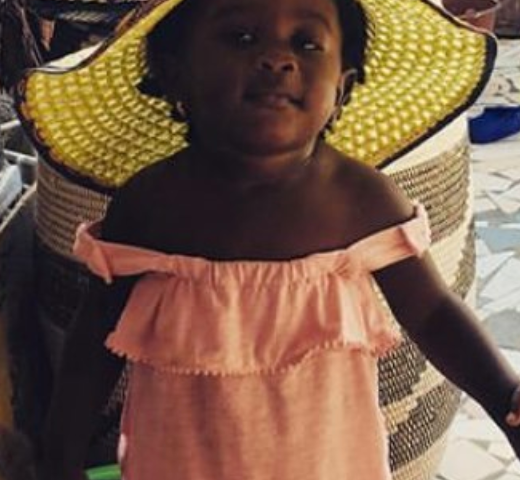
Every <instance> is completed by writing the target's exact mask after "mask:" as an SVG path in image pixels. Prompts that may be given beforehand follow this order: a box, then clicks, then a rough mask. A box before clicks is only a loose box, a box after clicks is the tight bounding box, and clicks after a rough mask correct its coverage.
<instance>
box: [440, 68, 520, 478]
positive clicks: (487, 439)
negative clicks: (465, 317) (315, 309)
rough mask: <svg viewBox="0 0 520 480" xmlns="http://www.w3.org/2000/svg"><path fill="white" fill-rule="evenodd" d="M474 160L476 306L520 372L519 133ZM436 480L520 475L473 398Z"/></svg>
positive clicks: (479, 151)
mask: <svg viewBox="0 0 520 480" xmlns="http://www.w3.org/2000/svg"><path fill="white" fill-rule="evenodd" d="M519 63H520V62H519ZM472 165H473V172H474V181H475V216H476V227H477V275H478V297H477V311H478V313H479V317H480V318H481V319H482V321H483V322H484V324H485V325H486V326H487V327H488V329H489V331H490V332H491V334H492V335H493V337H494V338H495V340H496V341H497V342H498V344H499V345H500V346H501V348H502V349H503V352H504V353H505V354H506V356H507V357H508V358H509V359H510V361H511V362H512V363H513V364H514V365H515V366H516V368H517V370H518V371H519V372H520V134H517V135H515V136H513V137H509V138H507V139H504V140H501V141H500V142H496V143H493V144H488V145H485V146H474V147H473V149H472ZM437 480H520V462H519V461H517V460H515V458H514V454H513V452H512V450H511V449H510V447H509V445H508V444H507V443H506V441H505V440H504V438H503V436H502V433H501V432H500V431H499V430H498V429H497V428H496V427H495V426H494V424H493V423H492V422H491V421H490V420H489V419H488V418H487V417H486V415H485V413H484V412H483V411H482V410H481V409H480V407H479V406H478V405H476V404H475V402H473V401H472V400H470V399H465V400H464V402H463V404H462V407H461V409H460V413H459V414H458V416H457V418H456V420H455V422H454V424H453V426H452V430H451V440H450V443H449V444H448V449H447V451H446V454H445V457H444V459H443V462H442V465H441V468H440V471H439V475H438V477H437Z"/></svg>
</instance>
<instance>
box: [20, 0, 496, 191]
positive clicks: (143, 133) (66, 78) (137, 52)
mask: <svg viewBox="0 0 520 480" xmlns="http://www.w3.org/2000/svg"><path fill="white" fill-rule="evenodd" d="M180 1H182V0H149V1H147V2H144V3H143V4H142V5H141V6H140V7H138V8H137V9H136V10H134V11H133V12H132V13H131V14H130V15H129V16H128V17H127V18H126V19H125V21H124V22H123V23H122V24H121V25H120V28H119V29H118V30H117V32H116V33H115V34H114V36H113V37H112V38H110V39H108V41H107V42H105V43H104V44H103V45H101V46H100V47H99V48H97V49H94V51H90V52H80V53H79V54H78V55H76V56H75V57H73V58H71V59H68V61H67V62H61V64H57V65H53V66H50V67H47V68H41V69H37V70H33V71H30V72H28V73H27V75H26V76H25V78H24V80H23V81H22V82H21V83H20V85H19V89H18V92H17V99H18V110H19V113H20V115H21V118H22V120H23V122H24V124H25V126H26V128H27V129H28V131H29V132H30V135H31V136H32V138H33V139H34V140H35V143H36V145H37V148H38V149H39V151H40V153H41V154H42V156H43V158H44V159H45V160H46V161H48V162H49V163H50V164H52V166H53V167H54V168H55V169H57V170H58V171H60V172H61V173H63V174H66V175H72V176H74V177H75V178H76V179H79V180H80V181H81V182H82V183H84V184H87V185H88V186H90V187H92V188H95V189H97V190H100V191H110V190H112V189H113V188H115V187H118V186H120V185H121V184H123V183H124V182H125V181H126V180H127V179H128V178H129V177H131V176H132V175H133V174H134V173H136V172H137V171H138V170H140V169H141V168H143V167H145V166H147V165H149V164H151V163H153V162H155V161H157V160H160V159H163V158H165V157H168V156H170V155H172V154H173V153H174V152H176V151H177V150H179V149H180V148H182V147H183V146H184V145H185V139H184V132H185V125H184V124H180V123H175V122H174V121H173V120H172V118H171V116H170V110H171V107H170V105H169V104H168V103H166V102H165V101H164V100H161V99H158V98H155V97H151V96H147V95H145V94H143V93H142V92H141V91H140V90H139V89H138V85H139V84H140V82H141V80H142V79H143V77H144V75H145V73H146V71H147V62H146V53H145V52H146V50H145V40H144V39H145V37H146V35H147V34H148V33H150V31H151V30H152V29H153V28H154V26H155V25H156V24H157V23H158V22H159V21H160V20H161V19H162V18H164V17H165V16H166V15H168V14H169V13H170V12H171V11H172V10H173V9H174V8H175V6H176V5H177V4H178V3H180ZM357 1H358V2H359V3H360V4H361V5H362V7H363V8H364V10H365V12H366V14H367V17H368V20H369V24H370V38H369V41H368V47H367V63H366V67H365V68H366V79H365V83H364V84H361V85H356V87H355V88H354V91H353V93H352V98H351V101H350V102H349V104H348V105H347V106H346V107H344V111H343V113H342V115H341V119H340V120H339V121H338V122H337V123H336V125H335V129H334V132H333V133H331V134H330V135H329V136H328V138H327V140H328V142H329V143H331V144H332V145H333V146H334V147H336V148H337V149H339V150H340V151H342V152H344V153H345V154H346V155H348V156H350V157H353V158H357V159H359V160H361V161H363V162H365V163H367V164H370V165H373V166H377V167H382V166H384V165H387V164H389V163H390V162H391V161H392V160H393V159H395V158H396V157H398V156H399V155H401V154H403V153H405V152H406V151H408V150H410V149H412V148H413V147H415V146H417V144H418V143H420V142H421V141H422V140H424V139H425V138H427V137H428V136H430V135H432V134H433V133H435V132H436V131H438V130H439V129H440V128H442V127H443V126H444V125H445V124H446V123H448V122H449V121H451V120H452V119H453V118H455V117H456V116H457V115H459V114H460V113H461V112H462V111H464V110H465V109H466V108H467V107H468V105H469V104H471V103H472V102H473V101H474V100H475V99H476V96H477V95H478V94H479V93H480V91H481V89H482V87H483V86H484V84H485V83H486V81H487V79H488V77H489V74H490V71H491V66H492V63H493V59H494V57H495V55H496V42H495V41H494V39H493V38H492V37H490V36H488V35H485V34H484V33H483V32H479V31H476V30H473V29H471V28H470V27H469V26H467V25H465V24H463V23H461V22H460V21H458V20H456V19H455V18H453V17H452V16H450V15H449V14H448V13H446V12H444V11H443V10H441V9H440V8H438V7H436V6H434V5H432V4H431V3H429V2H428V1H426V0H357ZM71 62H75V63H74V64H73V65H71Z"/></svg>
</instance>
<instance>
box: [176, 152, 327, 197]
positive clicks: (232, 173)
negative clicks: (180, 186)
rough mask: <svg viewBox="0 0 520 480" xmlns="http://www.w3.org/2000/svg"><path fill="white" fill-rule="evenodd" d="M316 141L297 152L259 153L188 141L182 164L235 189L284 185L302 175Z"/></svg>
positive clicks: (311, 160)
mask: <svg viewBox="0 0 520 480" xmlns="http://www.w3.org/2000/svg"><path fill="white" fill-rule="evenodd" d="M320 144H321V142H317V143H316V144H315V145H313V146H312V147H309V148H306V149H302V151H298V152H290V153H281V154H276V155H261V156H260V155H259V156H254V155H235V154H233V153H232V152H215V151H209V150H207V149H205V148H204V147H202V146H199V145H192V146H190V147H189V148H188V149H187V151H186V156H187V158H186V166H187V167H188V168H189V171H190V173H191V174H194V175H197V176H200V177H202V178H205V179H209V180H212V181H217V182H221V183H225V184H226V186H227V187H232V188H235V189H237V190H249V189H251V188H255V187H262V186H266V187H267V186H272V187H286V186H289V185H293V184H295V183H297V182H298V181H300V180H302V179H303V178H304V177H306V175H307V174H308V173H309V171H310V170H311V169H310V167H311V166H312V165H314V164H315V163H316V162H315V159H317V158H318V156H319V150H320V149H321V145H320Z"/></svg>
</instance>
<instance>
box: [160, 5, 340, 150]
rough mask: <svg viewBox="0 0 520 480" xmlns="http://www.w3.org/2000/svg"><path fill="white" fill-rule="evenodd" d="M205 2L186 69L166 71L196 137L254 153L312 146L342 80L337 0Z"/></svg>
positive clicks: (184, 63)
mask: <svg viewBox="0 0 520 480" xmlns="http://www.w3.org/2000/svg"><path fill="white" fill-rule="evenodd" d="M201 4H203V6H202V8H201V11H200V12H198V14H197V15H198V16H197V19H196V20H195V22H194V25H193V29H192V34H189V35H188V39H187V42H186V43H187V47H186V51H185V53H186V54H185V55H183V60H182V63H181V66H182V68H180V69H179V70H176V71H175V72H170V77H169V78H171V79H172V80H171V81H172V84H173V82H175V85H176V87H175V90H176V95H177V98H178V97H179V96H180V97H181V98H182V100H183V101H184V103H185V104H186V106H187V109H188V111H189V116H190V122H191V124H192V126H193V128H194V132H195V139H196V141H202V142H205V143H207V144H208V145H210V146H212V147H213V148H214V147H215V146H221V147H224V148H232V149H233V150H234V151H242V152H244V153H245V154H249V155H250V154H260V155H261V154H270V153H278V152H283V151H290V149H294V148H302V147H305V146H308V145H312V144H314V142H315V140H316V137H317V135H318V134H319V132H320V131H321V130H322V129H323V127H324V125H325V124H326V122H327V120H328V119H329V118H330V115H331V114H332V112H333V109H334V106H335V102H336V99H337V95H338V89H341V88H342V84H343V75H342V71H341V70H342V69H341V28H340V26H339V21H338V16H337V11H336V7H335V5H334V3H333V1H332V0H211V1H204V0H202V2H201ZM179 78H180V80H179Z"/></svg>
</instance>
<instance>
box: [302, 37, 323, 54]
mask: <svg viewBox="0 0 520 480" xmlns="http://www.w3.org/2000/svg"><path fill="white" fill-rule="evenodd" d="M295 44H296V46H297V47H298V48H299V49H300V50H303V51H304V52H321V51H322V50H323V46H322V45H321V43H320V42H318V41H316V40H314V39H311V38H306V37H300V38H297V39H296V41H295Z"/></svg>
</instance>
